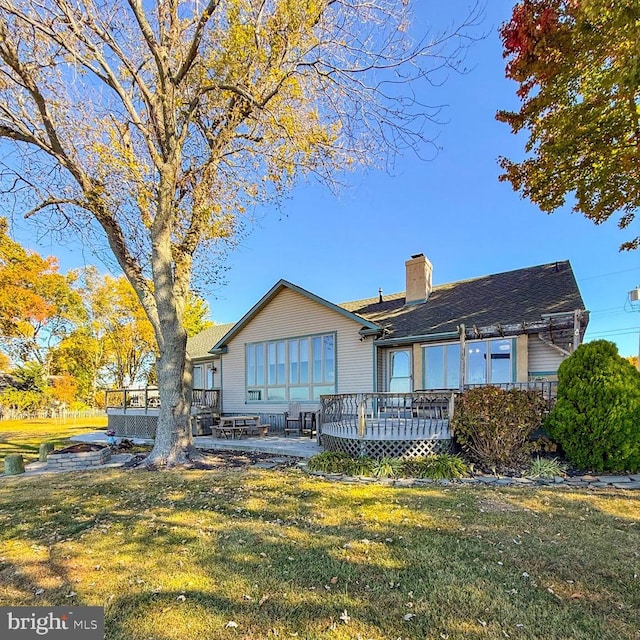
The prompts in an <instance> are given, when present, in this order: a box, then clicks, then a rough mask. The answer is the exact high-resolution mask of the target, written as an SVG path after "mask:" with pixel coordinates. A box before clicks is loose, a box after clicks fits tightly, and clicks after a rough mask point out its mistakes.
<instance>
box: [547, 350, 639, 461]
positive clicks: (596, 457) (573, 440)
mask: <svg viewBox="0 0 640 640" xmlns="http://www.w3.org/2000/svg"><path fill="white" fill-rule="evenodd" d="M546 427H547V429H548V431H549V433H550V435H551V437H552V438H554V439H555V440H557V441H558V443H559V444H560V445H561V446H562V449H563V451H564V454H565V456H566V457H567V459H568V460H570V461H571V462H572V463H573V464H574V465H576V466H577V467H579V468H581V469H592V470H595V471H638V470H640V373H639V372H638V371H637V370H636V369H635V368H634V367H633V365H631V363H629V362H628V361H627V360H626V359H625V358H623V357H621V356H620V355H618V349H617V347H616V345H615V344H613V343H612V342H609V341H607V340H596V341H594V342H589V343H585V344H582V345H580V346H579V347H578V348H577V349H576V350H575V351H574V352H573V354H571V356H570V357H569V358H567V359H566V360H565V361H564V362H563V363H562V364H561V365H560V367H559V369H558V398H557V402H556V404H555V406H554V408H553V410H552V411H551V413H550V415H549V418H548V420H547V425H546Z"/></svg>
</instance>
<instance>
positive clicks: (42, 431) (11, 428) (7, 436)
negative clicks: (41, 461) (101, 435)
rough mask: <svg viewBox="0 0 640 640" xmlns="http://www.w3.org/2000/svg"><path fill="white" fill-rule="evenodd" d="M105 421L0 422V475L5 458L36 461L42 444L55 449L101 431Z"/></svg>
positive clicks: (27, 461) (54, 419)
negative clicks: (73, 438) (74, 438)
mask: <svg viewBox="0 0 640 640" xmlns="http://www.w3.org/2000/svg"><path fill="white" fill-rule="evenodd" d="M106 425H107V417H106V416H104V417H93V418H68V419H62V418H33V419H31V420H0V472H4V457H5V456H6V455H9V454H10V453H20V454H22V456H23V457H24V461H25V464H29V463H30V462H34V461H35V460H37V459H38V450H39V449H40V445H41V444H42V443H43V442H53V443H54V445H55V446H56V448H60V447H63V446H66V445H67V444H69V443H70V441H69V438H70V437H71V436H75V435H78V434H80V433H85V432H88V431H95V430H96V429H102V428H104V427H106Z"/></svg>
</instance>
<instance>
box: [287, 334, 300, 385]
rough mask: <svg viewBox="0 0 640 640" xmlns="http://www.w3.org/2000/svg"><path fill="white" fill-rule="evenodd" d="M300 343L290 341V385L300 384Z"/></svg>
mask: <svg viewBox="0 0 640 640" xmlns="http://www.w3.org/2000/svg"><path fill="white" fill-rule="evenodd" d="M298 371H299V368H298V341H297V340H289V383H290V384H296V382H298Z"/></svg>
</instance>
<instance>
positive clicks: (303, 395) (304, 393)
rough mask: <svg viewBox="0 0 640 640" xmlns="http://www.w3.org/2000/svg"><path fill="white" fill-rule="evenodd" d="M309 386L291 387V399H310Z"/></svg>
mask: <svg viewBox="0 0 640 640" xmlns="http://www.w3.org/2000/svg"><path fill="white" fill-rule="evenodd" d="M308 399H309V387H290V388H289V400H308Z"/></svg>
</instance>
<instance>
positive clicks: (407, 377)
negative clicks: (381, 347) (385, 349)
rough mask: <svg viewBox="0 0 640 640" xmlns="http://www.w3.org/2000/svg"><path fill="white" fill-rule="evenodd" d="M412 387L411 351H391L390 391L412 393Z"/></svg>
mask: <svg viewBox="0 0 640 640" xmlns="http://www.w3.org/2000/svg"><path fill="white" fill-rule="evenodd" d="M412 387H413V384H412V375H411V349H394V350H393V351H389V391H391V392H392V393H410V392H411V391H412V390H413V388H412Z"/></svg>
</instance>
